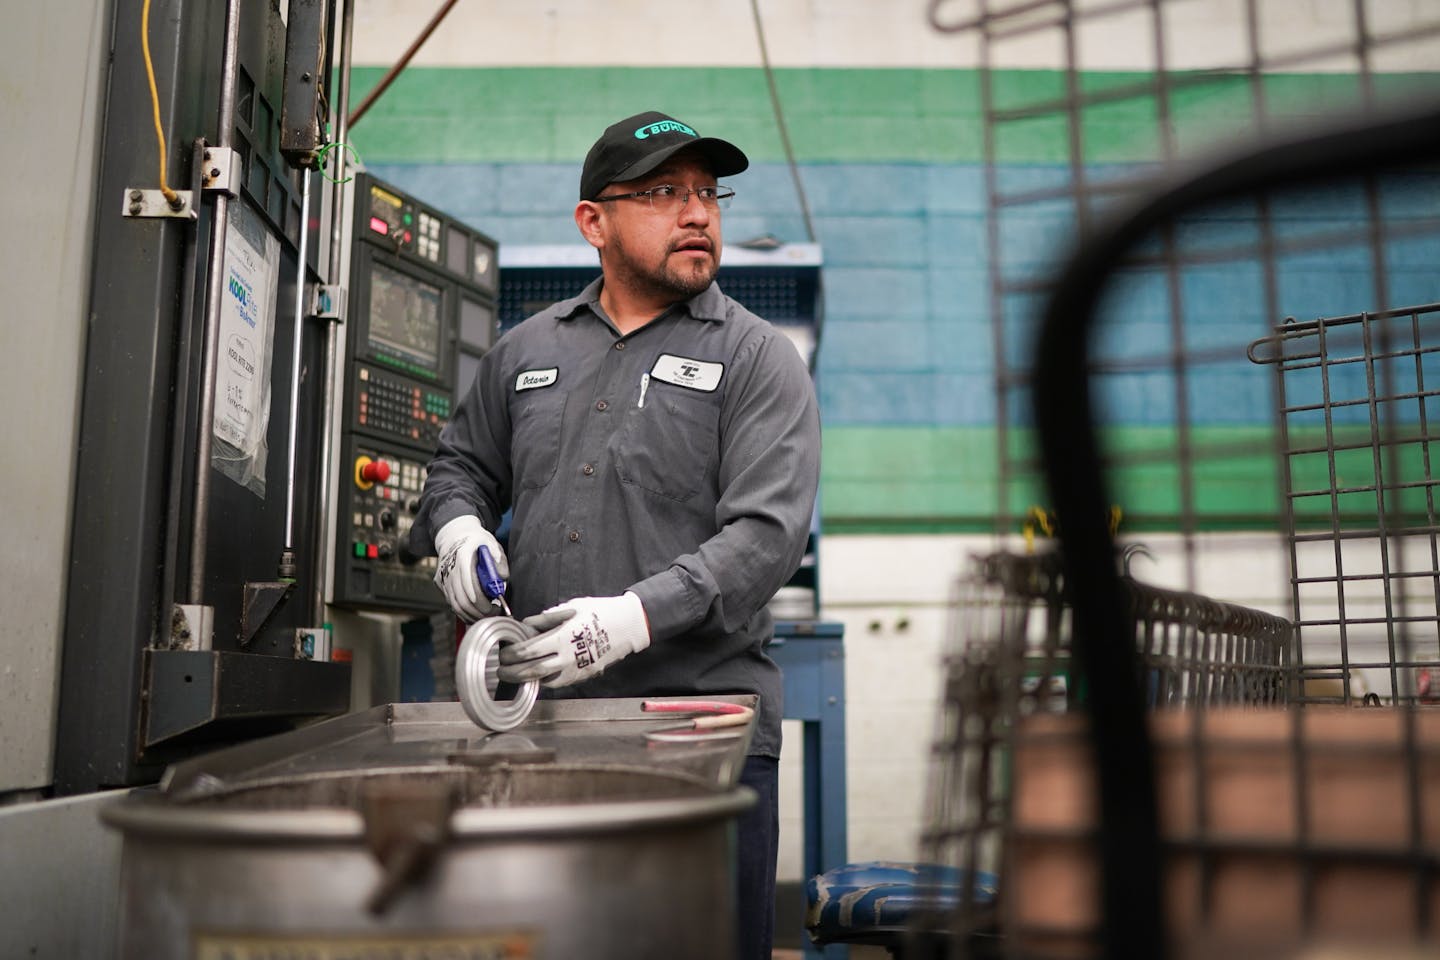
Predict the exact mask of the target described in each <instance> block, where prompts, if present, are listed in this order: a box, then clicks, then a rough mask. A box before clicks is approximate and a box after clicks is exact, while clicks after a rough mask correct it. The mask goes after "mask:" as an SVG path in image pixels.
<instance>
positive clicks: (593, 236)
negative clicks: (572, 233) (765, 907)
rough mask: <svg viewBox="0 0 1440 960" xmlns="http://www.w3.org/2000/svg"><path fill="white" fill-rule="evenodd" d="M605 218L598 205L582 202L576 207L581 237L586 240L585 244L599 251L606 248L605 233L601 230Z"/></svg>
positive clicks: (576, 218) (577, 224)
mask: <svg viewBox="0 0 1440 960" xmlns="http://www.w3.org/2000/svg"><path fill="white" fill-rule="evenodd" d="M604 216H605V214H604V212H603V211H602V210H601V209H600V204H598V203H591V202H590V201H589V200H581V201H580V202H579V203H578V204H576V205H575V226H576V227H578V228H579V230H580V236H582V237H584V238H585V242H586V243H588V244H590V246H592V247H594V248H595V249H597V250H599V249H601V248H602V247H604V246H605V236H604V231H603V230H602V229H601V220H602V219H603V218H604Z"/></svg>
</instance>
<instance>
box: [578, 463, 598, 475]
mask: <svg viewBox="0 0 1440 960" xmlns="http://www.w3.org/2000/svg"><path fill="white" fill-rule="evenodd" d="M580 472H581V473H583V474H585V476H587V477H588V476H591V475H593V474H594V473H595V465H594V464H593V463H587V464H585V466H583V467H581V468H580Z"/></svg>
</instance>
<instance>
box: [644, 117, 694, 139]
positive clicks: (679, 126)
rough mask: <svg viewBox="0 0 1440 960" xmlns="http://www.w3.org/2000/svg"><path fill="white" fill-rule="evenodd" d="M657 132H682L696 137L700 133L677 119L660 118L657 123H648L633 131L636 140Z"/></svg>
mask: <svg viewBox="0 0 1440 960" xmlns="http://www.w3.org/2000/svg"><path fill="white" fill-rule="evenodd" d="M657 133H683V134H685V135H686V136H690V137H698V136H700V134H698V133H696V132H695V131H694V130H691V129H690V128H689V127H687V126H685V124H683V123H681V122H680V121H678V120H661V121H660V122H659V123H652V124H648V125H647V126H643V127H641V128H640V129H639V130H636V131H635V139H636V140H644V139H645V138H646V137H649V136H652V135H654V134H657Z"/></svg>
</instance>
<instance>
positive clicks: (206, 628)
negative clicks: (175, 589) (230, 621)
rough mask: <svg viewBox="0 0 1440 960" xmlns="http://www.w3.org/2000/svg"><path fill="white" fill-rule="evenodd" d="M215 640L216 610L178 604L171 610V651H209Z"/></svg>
mask: <svg viewBox="0 0 1440 960" xmlns="http://www.w3.org/2000/svg"><path fill="white" fill-rule="evenodd" d="M214 640H215V608H214V607H206V606H201V605H200V604H198V603H177V604H175V606H174V607H172V608H171V613H170V637H169V639H168V642H167V643H166V644H165V647H166V649H169V650H209V649H210V648H211V647H212V646H213V645H214Z"/></svg>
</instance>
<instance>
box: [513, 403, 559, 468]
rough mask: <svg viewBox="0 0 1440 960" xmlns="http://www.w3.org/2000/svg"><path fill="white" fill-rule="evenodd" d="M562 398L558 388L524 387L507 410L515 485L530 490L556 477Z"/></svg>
mask: <svg viewBox="0 0 1440 960" xmlns="http://www.w3.org/2000/svg"><path fill="white" fill-rule="evenodd" d="M526 394H529V395H528V396H527V395H526ZM565 400H566V396H565V394H563V393H561V392H560V391H558V390H534V391H530V390H527V391H525V393H522V394H520V395H519V396H517V397H516V398H515V401H514V404H513V406H512V407H511V414H510V416H511V439H510V450H511V455H510V459H511V464H512V468H513V470H514V477H515V486H516V488H517V489H527V490H533V489H536V488H538V487H543V486H545V485H546V484H547V483H549V482H550V481H551V480H553V479H554V478H555V468H556V467H557V466H558V465H559V462H560V429H561V426H562V425H563V423H564V419H565Z"/></svg>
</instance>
